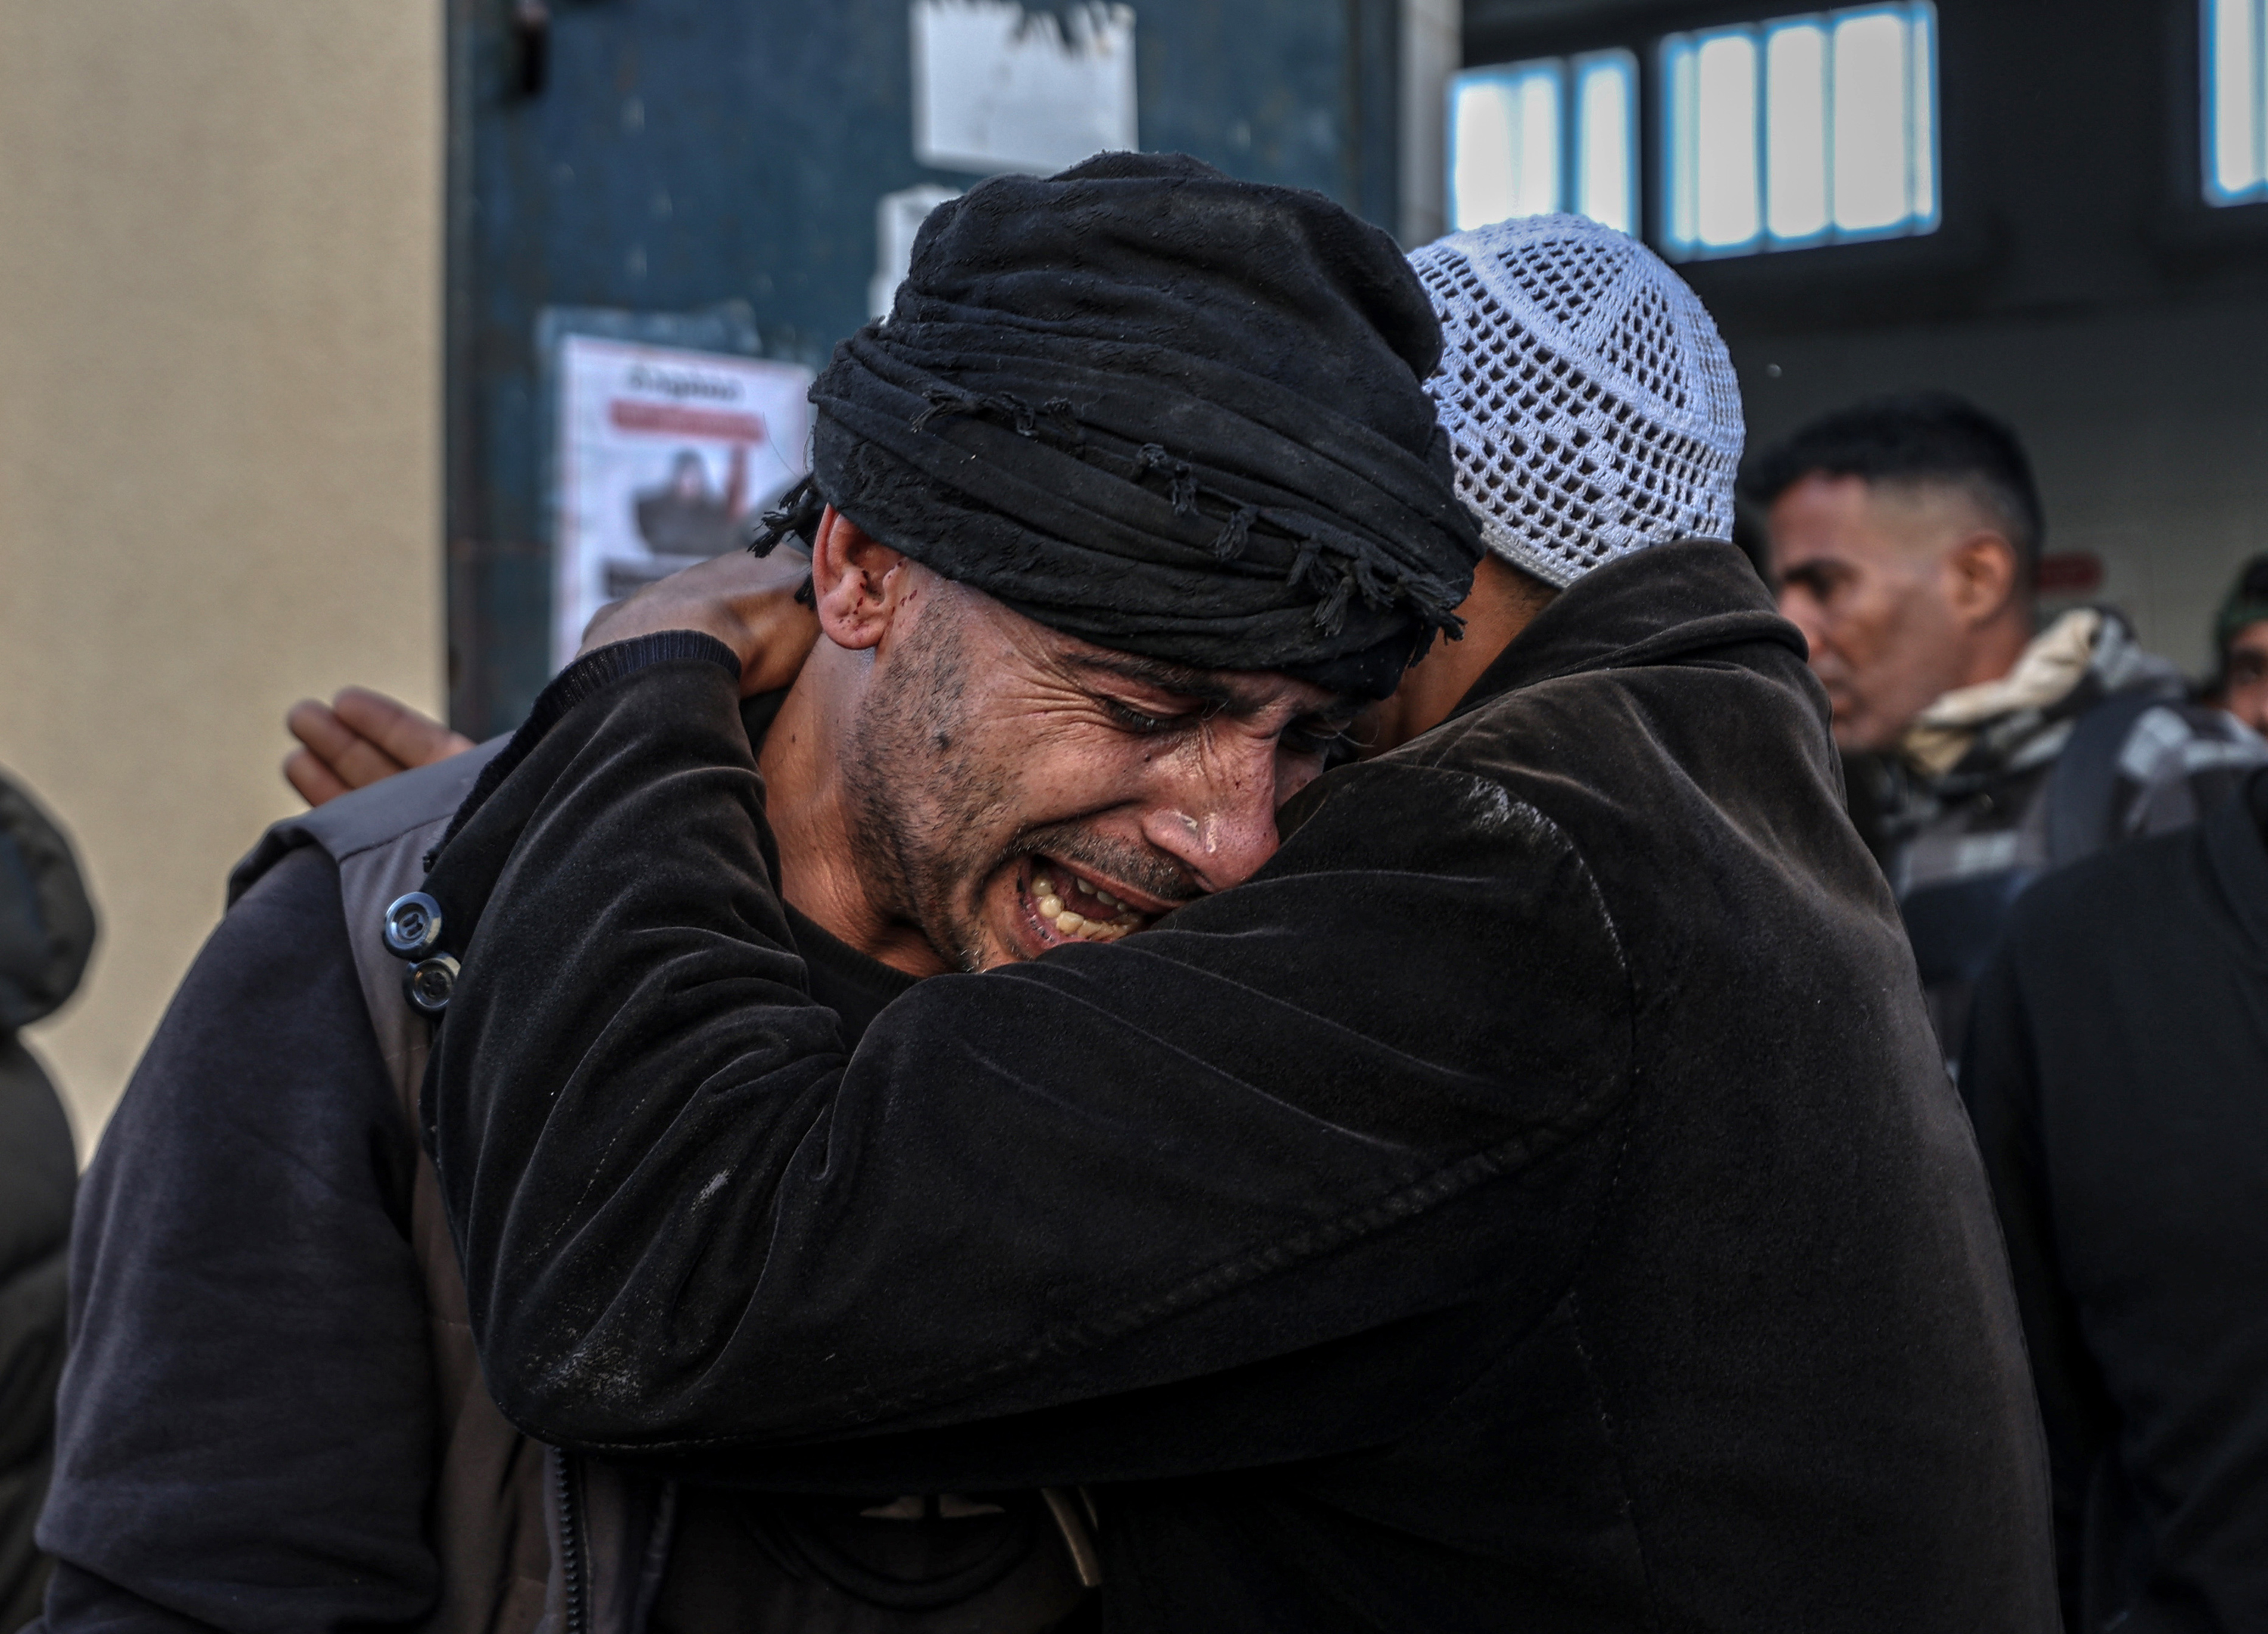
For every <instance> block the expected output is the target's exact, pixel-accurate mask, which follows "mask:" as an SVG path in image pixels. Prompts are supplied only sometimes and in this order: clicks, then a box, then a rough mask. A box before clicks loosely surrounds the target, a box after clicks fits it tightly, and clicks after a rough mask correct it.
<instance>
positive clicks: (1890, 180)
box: [1833, 11, 1907, 232]
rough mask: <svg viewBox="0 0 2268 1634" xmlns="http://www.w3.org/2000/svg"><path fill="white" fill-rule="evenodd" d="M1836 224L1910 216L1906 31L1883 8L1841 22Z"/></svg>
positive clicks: (1857, 226)
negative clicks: (1907, 188) (1907, 160)
mask: <svg viewBox="0 0 2268 1634" xmlns="http://www.w3.org/2000/svg"><path fill="white" fill-rule="evenodd" d="M1833 73H1834V95H1835V127H1834V136H1833V140H1834V144H1835V149H1834V151H1835V160H1834V173H1835V224H1836V225H1837V226H1838V227H1840V228H1842V229H1843V230H1844V231H1845V232H1865V231H1867V229H1869V228H1879V227H1889V226H1894V225H1896V224H1897V223H1898V222H1900V221H1903V220H1904V219H1905V216H1906V198H1907V193H1906V30H1905V21H1904V18H1900V17H1898V16H1896V15H1895V14H1894V13H1891V12H1887V11H1877V12H1874V13H1871V14H1866V15H1861V16H1858V17H1853V18H1847V19H1846V20H1845V21H1843V22H1840V23H1837V25H1836V26H1835V62H1834V70H1833Z"/></svg>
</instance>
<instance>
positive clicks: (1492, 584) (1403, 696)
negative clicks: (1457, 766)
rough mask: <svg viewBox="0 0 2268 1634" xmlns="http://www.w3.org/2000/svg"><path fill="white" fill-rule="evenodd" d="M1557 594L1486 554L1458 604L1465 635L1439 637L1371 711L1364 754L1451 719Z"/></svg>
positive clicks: (1382, 750) (1380, 751)
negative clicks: (1469, 694) (1468, 592)
mask: <svg viewBox="0 0 2268 1634" xmlns="http://www.w3.org/2000/svg"><path fill="white" fill-rule="evenodd" d="M1558 594H1559V593H1558V592H1557V590H1555V589H1553V588H1552V587H1551V586H1550V585H1547V584H1545V583H1544V582H1543V580H1542V579H1540V578H1531V577H1530V576H1528V574H1526V573H1523V572H1521V570H1519V569H1518V568H1516V567H1513V565H1512V564H1511V563H1508V562H1506V561H1505V560H1504V559H1503V558H1502V557H1501V556H1496V555H1494V554H1490V555H1487V556H1483V557H1482V558H1481V561H1480V565H1479V566H1478V567H1477V568H1476V569H1475V570H1473V588H1472V593H1471V594H1470V595H1468V596H1467V597H1466V598H1465V600H1464V602H1463V604H1462V606H1460V607H1458V608H1457V616H1458V617H1459V618H1461V619H1462V620H1464V622H1465V633H1464V635H1463V637H1462V638H1461V639H1459V640H1456V641H1451V640H1448V639H1447V637H1440V636H1436V637H1434V638H1433V644H1432V648H1431V649H1429V650H1428V651H1427V652H1426V654H1425V657H1424V658H1422V659H1418V662H1417V663H1416V664H1414V665H1412V666H1410V673H1408V674H1406V675H1404V676H1403V678H1402V685H1401V686H1400V687H1398V688H1395V693H1394V696H1392V697H1390V698H1388V699H1387V700H1386V702H1384V703H1381V704H1380V705H1379V706H1378V707H1377V708H1376V709H1374V710H1372V711H1370V714H1369V716H1368V723H1369V736H1370V740H1369V742H1368V743H1366V745H1365V746H1364V748H1363V754H1364V755H1365V756H1366V757H1367V756H1370V755H1373V754H1383V753H1385V752H1386V751H1387V750H1388V749H1392V748H1398V747H1401V746H1402V745H1403V744H1405V743H1407V742H1409V741H1410V740H1411V739H1412V738H1415V737H1418V735H1419V734H1421V733H1424V732H1431V731H1432V729H1433V728H1434V727H1436V726H1438V725H1440V724H1441V723H1442V722H1443V721H1445V720H1447V719H1448V718H1449V717H1450V716H1451V715H1452V714H1454V712H1455V711H1456V708H1457V705H1458V704H1459V703H1462V702H1463V701H1464V696H1465V695H1466V694H1467V693H1469V692H1470V691H1471V690H1472V689H1473V683H1474V682H1475V681H1478V680H1479V679H1480V678H1481V676H1482V674H1483V673H1485V672H1486V670H1487V669H1488V666H1490V665H1491V664H1493V663H1495V662H1496V660H1497V659H1498V657H1499V655H1500V654H1501V653H1502V652H1503V651H1504V650H1505V649H1506V647H1508V646H1510V645H1511V644H1512V640H1513V637H1515V636H1517V635H1519V634H1520V632H1521V630H1523V629H1527V628H1528V625H1530V624H1532V623H1534V622H1535V615H1537V614H1539V613H1541V612H1543V609H1544V608H1545V607H1550V605H1551V603H1552V600H1554V599H1555V598H1556V597H1557V595H1558Z"/></svg>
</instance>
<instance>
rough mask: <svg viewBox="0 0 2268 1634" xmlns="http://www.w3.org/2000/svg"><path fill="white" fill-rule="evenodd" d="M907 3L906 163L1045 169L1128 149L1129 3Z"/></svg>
mask: <svg viewBox="0 0 2268 1634" xmlns="http://www.w3.org/2000/svg"><path fill="white" fill-rule="evenodd" d="M1064 18H1065V19H1067V20H1063V21H1059V20H1058V18H1057V14H1056V13H1055V12H1054V11H1026V10H1025V9H1024V8H1023V7H1022V6H1021V5H1020V4H1016V0H913V57H914V158H917V160H919V161H920V162H921V163H923V164H924V165H934V166H937V167H938V168H939V169H940V170H966V171H974V172H976V173H978V174H980V175H991V174H994V173H998V172H1000V171H1006V170H1020V171H1029V172H1032V173H1035V174H1039V175H1045V174H1047V173H1049V172H1051V171H1057V170H1062V169H1064V167H1065V166H1071V165H1076V164H1078V163H1079V160H1081V159H1083V158H1088V157H1090V156H1091V155H1093V154H1096V153H1101V152H1105V151H1121V150H1130V149H1132V148H1134V147H1136V146H1137V145H1138V138H1137V133H1136V130H1135V107H1134V8H1133V7H1132V6H1130V5H1119V4H1084V5H1076V6H1073V7H1071V9H1070V10H1069V11H1066V12H1065V13H1064Z"/></svg>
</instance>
